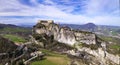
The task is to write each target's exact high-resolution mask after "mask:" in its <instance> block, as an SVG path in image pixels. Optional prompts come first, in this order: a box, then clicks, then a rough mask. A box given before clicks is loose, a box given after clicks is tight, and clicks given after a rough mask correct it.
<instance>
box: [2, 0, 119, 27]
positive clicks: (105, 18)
mask: <svg viewBox="0 0 120 65" xmlns="http://www.w3.org/2000/svg"><path fill="white" fill-rule="evenodd" d="M109 1H110V2H109ZM117 1H118V0H116V1H115V2H114V1H113V0H89V1H86V2H85V4H86V6H81V7H82V9H83V11H85V12H86V13H84V14H76V15H75V14H73V13H71V12H72V11H73V10H74V8H75V4H74V6H72V5H71V6H66V5H62V4H61V5H57V4H56V3H55V2H53V1H52V0H45V3H48V4H51V5H45V4H40V3H38V2H37V1H36V0H31V1H30V2H31V3H33V4H34V5H35V6H33V7H31V6H28V5H23V4H21V3H20V2H18V0H0V16H35V17H36V16H38V17H36V18H33V19H31V18H27V19H26V18H23V19H22V18H20V19H18V18H8V19H9V20H7V19H6V18H0V19H1V21H4V22H8V21H11V22H13V23H16V24H17V23H22V22H23V23H24V22H25V21H26V22H27V23H28V22H36V20H37V19H54V20H55V21H56V22H62V23H74V24H82V23H88V22H93V23H96V24H107V25H120V23H119V21H120V16H115V15H116V14H118V13H119V12H118V9H117V7H118V4H117ZM64 2H65V1H64ZM68 2H69V0H66V3H68ZM74 3H76V2H74ZM114 3H115V4H114ZM76 5H77V4H76ZM113 5H114V6H113ZM110 7H111V8H110ZM106 8H107V9H108V10H109V11H112V12H111V13H110V14H105V13H106V12H109V11H104V10H106ZM10 9H11V10H10ZM12 10H13V11H12ZM14 10H15V11H14ZM113 10H114V11H113ZM96 14H97V15H96ZM92 15H94V16H92ZM16 21H17V22H16ZM114 22H116V23H118V24H115V23H114Z"/></svg>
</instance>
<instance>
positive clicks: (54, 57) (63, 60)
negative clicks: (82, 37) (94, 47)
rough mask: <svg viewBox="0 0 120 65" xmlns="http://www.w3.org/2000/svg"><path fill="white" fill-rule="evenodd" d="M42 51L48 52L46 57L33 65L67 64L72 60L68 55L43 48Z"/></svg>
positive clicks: (32, 64)
mask: <svg viewBox="0 0 120 65" xmlns="http://www.w3.org/2000/svg"><path fill="white" fill-rule="evenodd" d="M41 51H42V52H43V53H45V54H47V55H46V56H45V58H46V59H44V60H41V61H34V62H32V63H31V65H67V64H68V63H69V62H70V59H69V58H68V57H67V56H66V55H61V54H58V53H55V52H53V51H49V50H45V49H42V50H41Z"/></svg>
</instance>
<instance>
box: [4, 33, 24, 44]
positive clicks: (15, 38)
mask: <svg viewBox="0 0 120 65" xmlns="http://www.w3.org/2000/svg"><path fill="white" fill-rule="evenodd" d="M2 36H3V37H5V38H8V39H9V40H11V41H13V42H16V43H24V42H26V40H25V39H24V38H22V37H20V36H17V35H11V34H5V35H2Z"/></svg>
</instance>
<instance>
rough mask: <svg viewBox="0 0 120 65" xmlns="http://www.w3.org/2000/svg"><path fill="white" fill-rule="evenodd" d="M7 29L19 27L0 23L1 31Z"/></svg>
mask: <svg viewBox="0 0 120 65" xmlns="http://www.w3.org/2000/svg"><path fill="white" fill-rule="evenodd" d="M5 27H10V28H15V27H18V26H16V25H12V24H2V23H0V29H2V28H5Z"/></svg>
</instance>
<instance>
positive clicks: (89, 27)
mask: <svg viewBox="0 0 120 65" xmlns="http://www.w3.org/2000/svg"><path fill="white" fill-rule="evenodd" d="M60 25H61V26H68V27H70V28H73V29H79V30H83V31H91V32H94V31H95V29H96V28H97V25H95V24H94V23H87V24H83V25H76V24H60Z"/></svg>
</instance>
